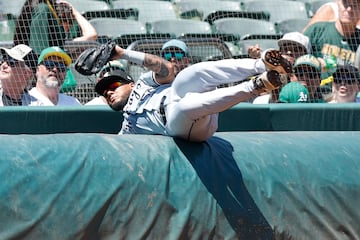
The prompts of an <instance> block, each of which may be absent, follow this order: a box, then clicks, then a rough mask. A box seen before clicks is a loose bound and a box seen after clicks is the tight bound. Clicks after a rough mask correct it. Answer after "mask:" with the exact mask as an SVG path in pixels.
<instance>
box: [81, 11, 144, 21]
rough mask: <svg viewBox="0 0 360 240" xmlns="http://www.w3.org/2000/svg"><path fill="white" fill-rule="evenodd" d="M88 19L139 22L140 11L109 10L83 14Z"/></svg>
mask: <svg viewBox="0 0 360 240" xmlns="http://www.w3.org/2000/svg"><path fill="white" fill-rule="evenodd" d="M82 15H83V16H84V17H85V18H86V19H88V20H90V19H92V18H121V19H132V20H138V18H139V11H138V10H137V9H133V8H130V9H122V8H121V9H109V10H95V11H87V12H84V13H83V14H82Z"/></svg>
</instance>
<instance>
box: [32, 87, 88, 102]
mask: <svg viewBox="0 0 360 240" xmlns="http://www.w3.org/2000/svg"><path fill="white" fill-rule="evenodd" d="M29 93H30V95H31V96H33V97H34V98H35V100H34V101H32V102H31V103H30V106H79V105H81V103H80V102H79V100H77V99H76V98H74V97H71V96H68V95H66V94H62V93H59V99H58V103H57V104H56V105H55V104H54V103H53V102H51V101H50V99H49V98H47V97H46V96H44V95H43V94H41V93H40V92H39V91H38V90H37V89H36V88H35V87H34V88H32V89H31V90H30V91H29Z"/></svg>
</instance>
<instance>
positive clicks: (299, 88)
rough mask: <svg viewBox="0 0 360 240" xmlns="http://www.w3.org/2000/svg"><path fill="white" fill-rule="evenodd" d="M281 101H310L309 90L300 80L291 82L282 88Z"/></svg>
mask: <svg viewBox="0 0 360 240" xmlns="http://www.w3.org/2000/svg"><path fill="white" fill-rule="evenodd" d="M279 102H280V103H308V102H309V91H308V89H307V88H306V87H304V86H303V85H302V84H300V83H299V82H296V81H295V82H289V83H288V84H286V85H285V86H284V87H282V88H281V91H280V94H279Z"/></svg>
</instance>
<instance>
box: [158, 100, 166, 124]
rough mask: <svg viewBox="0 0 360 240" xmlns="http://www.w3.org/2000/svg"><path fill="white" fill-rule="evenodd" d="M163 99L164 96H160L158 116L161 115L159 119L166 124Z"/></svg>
mask: <svg viewBox="0 0 360 240" xmlns="http://www.w3.org/2000/svg"><path fill="white" fill-rule="evenodd" d="M165 99H166V96H163V97H162V98H161V102H160V108H159V111H160V117H161V120H162V121H163V123H164V125H166V122H167V121H166V115H165V106H164V102H165Z"/></svg>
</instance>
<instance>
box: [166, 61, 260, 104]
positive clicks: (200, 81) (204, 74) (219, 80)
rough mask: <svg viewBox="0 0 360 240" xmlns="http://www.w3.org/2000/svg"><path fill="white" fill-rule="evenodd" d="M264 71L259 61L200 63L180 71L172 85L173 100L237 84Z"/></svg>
mask: <svg viewBox="0 0 360 240" xmlns="http://www.w3.org/2000/svg"><path fill="white" fill-rule="evenodd" d="M264 71H265V66H264V63H263V62H262V61H261V59H250V58H247V59H226V60H220V61H213V62H201V63H197V64H194V65H191V66H189V67H187V68H186V69H184V70H182V71H181V72H180V73H179V74H178V75H177V77H176V78H175V80H174V82H173V83H172V95H173V98H174V100H175V101H176V99H177V100H178V99H180V98H182V97H183V96H185V94H187V93H189V92H198V93H201V92H207V91H210V90H214V89H215V88H216V87H217V86H219V85H221V84H227V83H233V82H239V81H243V80H245V79H247V78H248V77H250V76H253V75H257V74H259V73H262V72H264Z"/></svg>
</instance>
